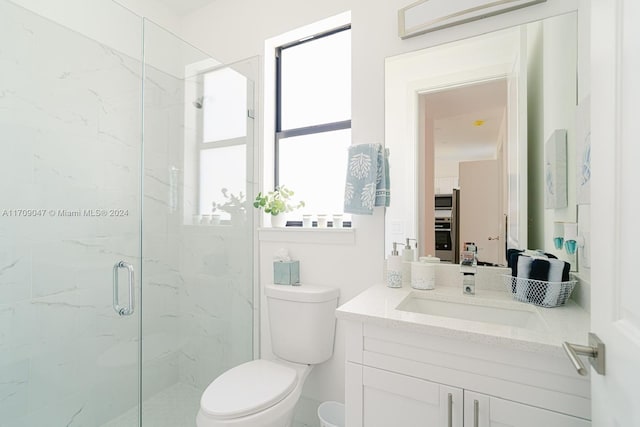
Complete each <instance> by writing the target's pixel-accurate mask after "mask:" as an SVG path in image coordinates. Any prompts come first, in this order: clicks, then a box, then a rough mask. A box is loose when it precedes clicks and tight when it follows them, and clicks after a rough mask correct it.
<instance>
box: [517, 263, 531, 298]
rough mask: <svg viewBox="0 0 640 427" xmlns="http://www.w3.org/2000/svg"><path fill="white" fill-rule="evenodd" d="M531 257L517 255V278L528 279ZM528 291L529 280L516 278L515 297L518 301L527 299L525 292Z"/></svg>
mask: <svg viewBox="0 0 640 427" xmlns="http://www.w3.org/2000/svg"><path fill="white" fill-rule="evenodd" d="M532 261H533V258H531V257H529V256H526V255H520V256H519V257H518V278H519V279H528V278H529V272H530V271H531V262H532ZM528 292H529V282H528V281H527V280H518V281H517V283H516V299H517V300H518V301H527V293H528Z"/></svg>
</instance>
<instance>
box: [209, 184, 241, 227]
mask: <svg viewBox="0 0 640 427" xmlns="http://www.w3.org/2000/svg"><path fill="white" fill-rule="evenodd" d="M221 191H222V195H223V196H224V198H225V199H226V200H225V202H224V203H216V202H213V204H212V208H211V213H212V214H214V216H215V212H216V211H218V210H220V211H222V212H227V213H228V214H229V215H230V216H231V223H232V224H242V223H243V222H244V220H245V218H246V212H247V199H246V196H245V195H244V193H243V192H242V191H241V192H240V193H238V194H237V195H235V194H233V193H230V192H229V190H228V189H226V188H223V189H222V190H221Z"/></svg>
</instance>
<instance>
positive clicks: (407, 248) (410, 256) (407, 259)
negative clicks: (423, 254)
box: [402, 238, 418, 285]
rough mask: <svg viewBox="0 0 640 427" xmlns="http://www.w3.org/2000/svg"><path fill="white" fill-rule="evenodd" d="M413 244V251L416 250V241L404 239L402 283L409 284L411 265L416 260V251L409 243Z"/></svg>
mask: <svg viewBox="0 0 640 427" xmlns="http://www.w3.org/2000/svg"><path fill="white" fill-rule="evenodd" d="M412 240H413V241H414V242H416V243H415V249H417V248H418V241H417V240H416V239H409V238H407V239H406V243H405V245H404V249H403V251H402V283H403V284H407V285H408V284H411V264H413V262H414V261H415V260H416V250H415V249H414V248H412V247H411V243H410V242H411V241H412Z"/></svg>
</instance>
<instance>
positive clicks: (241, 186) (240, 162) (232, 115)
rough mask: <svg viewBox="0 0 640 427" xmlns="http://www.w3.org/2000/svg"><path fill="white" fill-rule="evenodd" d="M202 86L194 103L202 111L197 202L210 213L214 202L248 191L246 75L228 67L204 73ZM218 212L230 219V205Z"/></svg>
mask: <svg viewBox="0 0 640 427" xmlns="http://www.w3.org/2000/svg"><path fill="white" fill-rule="evenodd" d="M202 88H203V91H202V97H201V98H199V99H198V100H196V103H194V105H195V106H196V108H198V109H201V111H202V135H201V140H200V142H199V147H198V148H199V149H198V152H199V159H200V161H199V168H200V173H199V177H200V179H199V183H198V185H199V189H200V191H199V203H198V205H199V213H200V214H202V215H208V214H211V210H212V204H213V203H216V204H217V205H223V204H225V203H228V202H230V201H231V199H230V197H231V196H234V197H235V196H239V195H240V194H241V193H242V195H243V196H244V197H246V194H247V190H246V182H247V168H246V162H247V160H246V158H247V145H246V144H247V141H246V137H247V108H248V106H247V78H246V77H245V76H243V75H242V74H240V73H238V72H236V71H234V70H233V69H231V68H227V67H225V68H221V69H218V70H214V71H210V72H207V73H206V74H204V75H203V78H202ZM243 201H244V200H243ZM216 214H219V215H220V216H221V219H222V220H230V219H231V217H230V209H227V210H225V209H224V208H223V209H218V210H217V211H216Z"/></svg>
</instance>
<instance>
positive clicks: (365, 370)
mask: <svg viewBox="0 0 640 427" xmlns="http://www.w3.org/2000/svg"><path fill="white" fill-rule="evenodd" d="M347 375H348V376H352V377H353V378H354V379H355V377H358V379H356V383H355V384H354V387H353V389H352V390H351V395H350V398H352V399H354V400H352V401H356V402H360V404H359V405H358V406H359V407H360V408H361V410H359V411H357V412H358V413H357V416H356V417H352V418H351V419H348V420H347V426H351V425H360V426H366V427H390V426H402V427H423V426H451V427H463V420H462V410H463V407H462V402H463V391H462V389H459V388H456V387H448V386H445V385H442V384H437V383H434V382H430V381H425V380H423V379H419V378H414V377H410V376H407V375H402V374H398V373H395V372H389V371H385V370H381V369H376V368H370V367H367V366H362V365H359V364H351V363H349V362H347ZM358 382H359V383H360V386H359V387H358V385H357V383H358ZM348 404H349V403H348ZM349 409H351V408H349ZM449 420H451V422H450V423H449Z"/></svg>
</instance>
